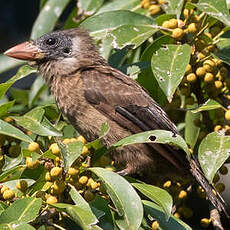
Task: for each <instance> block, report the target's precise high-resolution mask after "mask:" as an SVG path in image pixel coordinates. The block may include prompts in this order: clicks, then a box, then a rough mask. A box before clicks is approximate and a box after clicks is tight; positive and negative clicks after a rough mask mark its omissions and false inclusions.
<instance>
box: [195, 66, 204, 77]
mask: <svg viewBox="0 0 230 230" xmlns="http://www.w3.org/2000/svg"><path fill="white" fill-rule="evenodd" d="M205 74H206V70H205V68H204V67H198V68H197V69H196V75H197V76H198V77H203V76H204V75H205Z"/></svg>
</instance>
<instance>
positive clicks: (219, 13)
mask: <svg viewBox="0 0 230 230" xmlns="http://www.w3.org/2000/svg"><path fill="white" fill-rule="evenodd" d="M195 5H196V6H197V8H198V9H199V10H200V11H203V12H205V13H206V14H208V15H210V16H211V17H213V18H216V19H218V20H219V21H221V22H223V23H224V24H226V25H228V26H230V15H229V11H228V8H227V4H226V0H218V1H216V0H200V1H199V2H198V3H197V4H195Z"/></svg>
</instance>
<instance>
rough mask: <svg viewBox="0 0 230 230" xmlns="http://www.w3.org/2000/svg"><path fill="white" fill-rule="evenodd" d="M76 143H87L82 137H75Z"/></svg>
mask: <svg viewBox="0 0 230 230" xmlns="http://www.w3.org/2000/svg"><path fill="white" fill-rule="evenodd" d="M77 141H80V142H82V143H83V144H86V143H87V141H86V139H85V138H84V137H83V136H79V137H77Z"/></svg>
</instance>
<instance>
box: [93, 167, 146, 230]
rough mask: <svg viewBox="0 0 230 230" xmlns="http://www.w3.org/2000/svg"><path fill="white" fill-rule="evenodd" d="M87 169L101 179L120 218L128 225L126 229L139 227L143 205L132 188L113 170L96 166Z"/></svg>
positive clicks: (131, 229)
mask: <svg viewBox="0 0 230 230" xmlns="http://www.w3.org/2000/svg"><path fill="white" fill-rule="evenodd" d="M89 170H90V171H92V172H93V173H95V174H96V175H97V176H98V177H99V178H100V179H101V180H102V183H103V185H104V186H105V189H106V191H107V193H108V195H109V196H110V198H111V200H112V201H113V204H114V205H115V207H116V209H117V212H118V214H119V216H120V218H122V219H123V220H124V221H125V223H126V225H127V226H128V228H127V229H130V230H134V229H139V227H140V225H141V221H142V218H143V207H142V204H141V199H140V197H139V196H138V195H137V193H136V191H135V190H134V188H133V187H132V186H131V185H130V184H129V183H128V182H127V181H126V180H125V179H124V178H123V177H121V176H119V175H118V174H116V173H114V172H111V171H109V170H106V169H104V168H98V167H94V168H90V169H89ZM124 191H125V192H124ZM137 210H138V212H137Z"/></svg>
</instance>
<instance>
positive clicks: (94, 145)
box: [86, 123, 110, 149]
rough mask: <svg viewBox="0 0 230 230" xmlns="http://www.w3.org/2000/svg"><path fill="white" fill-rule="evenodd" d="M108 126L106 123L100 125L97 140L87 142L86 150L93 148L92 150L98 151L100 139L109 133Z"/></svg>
mask: <svg viewBox="0 0 230 230" xmlns="http://www.w3.org/2000/svg"><path fill="white" fill-rule="evenodd" d="M109 129H110V128H109V125H108V124H107V123H102V125H101V130H100V133H99V138H98V139H96V140H94V141H92V142H89V143H87V145H86V146H87V147H88V148H94V149H98V148H100V147H102V146H101V139H102V138H103V137H104V136H106V134H107V133H108V132H109Z"/></svg>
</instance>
